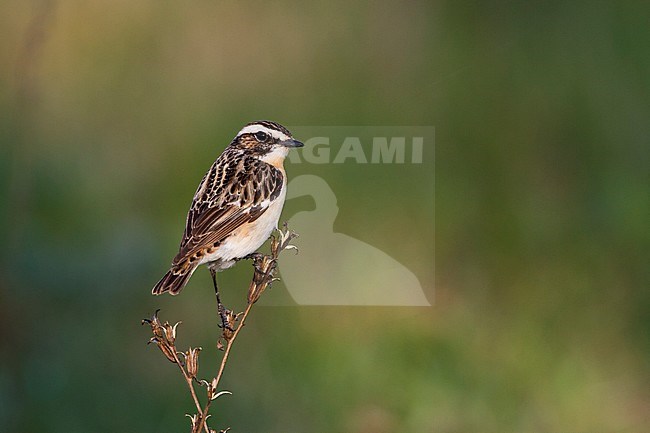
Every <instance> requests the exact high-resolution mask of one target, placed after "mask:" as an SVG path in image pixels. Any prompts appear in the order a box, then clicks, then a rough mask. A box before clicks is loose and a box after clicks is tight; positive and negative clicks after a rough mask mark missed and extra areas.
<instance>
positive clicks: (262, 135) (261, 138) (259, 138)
mask: <svg viewBox="0 0 650 433" xmlns="http://www.w3.org/2000/svg"><path fill="white" fill-rule="evenodd" d="M255 138H256V139H257V141H259V142H261V143H264V142H265V141H266V140H268V139H269V135H268V134H267V133H266V132H261V131H260V132H256V133H255Z"/></svg>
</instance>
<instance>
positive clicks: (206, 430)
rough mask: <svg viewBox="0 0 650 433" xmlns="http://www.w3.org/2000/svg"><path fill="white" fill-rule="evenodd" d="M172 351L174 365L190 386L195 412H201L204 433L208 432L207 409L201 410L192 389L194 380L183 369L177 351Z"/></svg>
mask: <svg viewBox="0 0 650 433" xmlns="http://www.w3.org/2000/svg"><path fill="white" fill-rule="evenodd" d="M173 353H174V355H173V356H174V360H175V361H176V365H178V368H180V370H181V373H183V377H184V378H185V382H187V386H188V388H190V394H192V400H194V405H195V406H196V411H197V413H200V414H201V424H202V425H203V429H204V430H205V433H210V429H209V428H208V421H207V416H206V415H207V413H208V411H207V409H206V411H205V412H203V411H202V410H201V402H200V401H199V398H198V397H197V395H196V391H195V390H194V382H193V380H192V378H191V377H190V375H189V374H188V373H187V371H185V368H184V367H183V364H181V360H180V359H179V358H178V353H176V351H174V352H173ZM209 405H210V400H209V399H208V406H209Z"/></svg>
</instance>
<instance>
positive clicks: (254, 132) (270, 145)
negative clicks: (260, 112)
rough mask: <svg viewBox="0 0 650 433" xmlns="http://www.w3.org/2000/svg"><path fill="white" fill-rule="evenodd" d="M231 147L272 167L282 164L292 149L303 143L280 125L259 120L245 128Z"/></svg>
mask: <svg viewBox="0 0 650 433" xmlns="http://www.w3.org/2000/svg"><path fill="white" fill-rule="evenodd" d="M230 146H232V147H235V148H237V149H240V150H242V151H244V152H246V153H249V154H251V155H253V156H255V157H257V158H259V159H261V160H262V161H265V162H268V163H269V164H272V165H278V164H282V161H284V158H285V157H286V156H287V154H288V153H289V150H290V149H291V148H292V147H302V146H304V144H303V143H301V142H300V141H298V140H296V139H294V138H293V136H292V135H291V132H289V130H288V129H287V128H285V127H284V126H282V125H280V124H279V123H275V122H271V121H268V120H258V121H256V122H251V123H249V124H248V125H246V126H244V127H243V128H242V130H241V131H239V132H238V133H237V136H236V137H235V138H234V139H233V140H232V143H230Z"/></svg>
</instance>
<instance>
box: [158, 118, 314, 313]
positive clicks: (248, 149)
mask: <svg viewBox="0 0 650 433" xmlns="http://www.w3.org/2000/svg"><path fill="white" fill-rule="evenodd" d="M302 146H303V144H302V143H301V142H300V141H298V140H295V139H294V138H293V137H292V136H291V133H290V132H289V130H287V128H285V127H284V126H282V125H279V124H277V123H275V122H270V121H257V122H252V123H249V124H248V125H246V126H244V128H243V129H242V130H241V131H239V133H238V134H237V136H235V138H234V139H233V140H232V142H231V143H230V144H229V145H228V146H227V147H226V149H225V150H224V151H223V153H222V154H221V155H220V156H219V157H218V158H217V160H216V161H215V162H214V163H213V164H212V166H211V167H210V169H209V170H208V172H207V173H206V174H205V176H203V180H201V183H200V184H199V187H198V188H197V190H196V193H195V194H194V199H193V200H192V205H191V207H190V210H189V212H188V214H187V222H186V224H185V232H184V233H183V238H182V240H181V244H180V248H179V251H178V254H176V257H174V260H173V261H172V266H171V268H170V269H169V271H168V272H167V273H166V274H165V276H164V277H163V278H162V279H161V280H160V281H159V282H158V284H156V285H155V286H154V288H153V290H152V293H153V294H155V295H160V294H161V293H165V292H169V293H171V294H172V295H177V294H178V293H179V292H180V291H181V290H182V289H183V287H185V285H186V284H187V282H188V281H189V279H190V277H191V276H192V274H193V273H194V271H195V270H196V268H197V267H199V266H200V265H204V264H205V265H207V267H208V269H209V270H210V273H211V275H212V280H213V282H214V288H215V292H216V294H217V302H218V304H219V310H220V313H221V310H222V307H221V301H220V300H219V290H218V287H217V282H216V272H219V271H222V270H224V269H227V268H229V267H231V266H233V265H234V264H235V263H236V262H237V260H239V259H242V258H245V257H247V256H249V255H251V254H252V253H254V252H255V251H256V250H257V249H258V248H259V247H260V246H262V244H263V243H264V242H265V241H266V240H267V239H268V238H269V236H270V235H271V232H272V231H273V229H275V228H277V225H278V219H279V218H280V213H281V212H282V207H283V206H284V200H285V196H286V192H287V175H286V173H285V171H284V166H283V163H284V159H285V158H286V156H287V154H288V153H289V150H290V149H291V148H294V147H302Z"/></svg>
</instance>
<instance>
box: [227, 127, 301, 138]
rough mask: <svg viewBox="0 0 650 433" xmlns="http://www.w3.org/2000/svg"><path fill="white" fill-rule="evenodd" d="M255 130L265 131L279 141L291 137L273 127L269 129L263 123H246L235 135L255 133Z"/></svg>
mask: <svg viewBox="0 0 650 433" xmlns="http://www.w3.org/2000/svg"><path fill="white" fill-rule="evenodd" d="M256 132H266V133H267V134H269V135H270V136H271V137H273V138H277V139H278V140H280V141H284V140H289V139H290V138H291V137H288V136H287V135H285V134H283V133H282V132H280V131H276V130H275V129H269V128H267V127H266V126H263V125H248V126H245V127H244V128H243V129H242V130H241V131H239V133H238V134H237V137H239V136H240V135H242V134H255V133H256Z"/></svg>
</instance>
